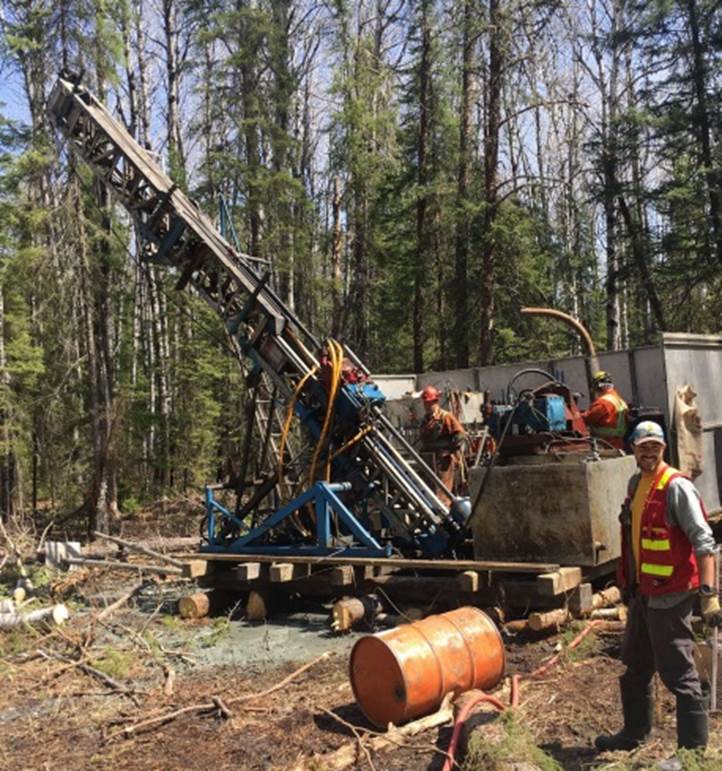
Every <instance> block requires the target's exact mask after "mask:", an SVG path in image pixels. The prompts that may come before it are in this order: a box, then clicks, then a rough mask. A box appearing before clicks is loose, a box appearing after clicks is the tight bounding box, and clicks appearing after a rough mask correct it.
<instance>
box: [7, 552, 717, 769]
mask: <svg viewBox="0 0 722 771" xmlns="http://www.w3.org/2000/svg"><path fill="white" fill-rule="evenodd" d="M32 578H33V580H34V583H35V586H36V592H37V594H38V595H40V598H44V600H45V601H44V602H41V603H40V604H48V602H49V601H61V600H62V601H64V602H65V604H66V605H67V606H68V607H69V609H70V611H71V617H70V619H69V620H68V621H67V622H66V623H65V624H64V625H62V626H59V627H54V628H45V629H41V628H38V627H32V628H31V627H30V626H27V625H25V626H22V627H18V628H16V629H13V630H10V631H0V682H1V683H2V687H0V769H15V770H18V769H47V770H50V769H91V768H92V769H159V770H160V769H168V770H170V769H207V768H216V769H269V770H270V769H295V770H296V771H301V769H305V770H306V771H313V770H315V771H322V769H325V768H338V767H340V766H338V765H334V763H335V762H336V761H335V760H334V758H337V756H334V755H332V753H333V752H334V751H335V750H338V749H339V748H341V747H343V746H348V747H349V748H353V751H352V755H353V761H352V763H351V764H350V765H348V766H347V767H349V768H369V769H374V768H375V769H378V770H379V771H381V769H389V770H391V769H399V771H402V770H406V769H408V770H409V771H413V770H415V769H419V770H420V769H441V767H442V765H443V763H444V760H445V754H444V753H445V750H446V748H447V747H448V744H449V739H450V736H451V726H450V724H449V723H447V724H445V725H442V726H441V727H440V728H434V729H431V730H427V731H425V732H424V733H421V734H418V735H416V736H414V737H412V738H404V737H402V736H397V737H395V738H394V737H393V736H392V740H393V741H392V743H390V745H389V746H387V747H386V748H384V749H375V748H374V746H373V744H372V741H373V737H374V733H375V732H374V731H373V729H372V726H371V725H370V724H369V723H368V721H367V720H366V719H365V717H364V715H363V713H362V712H361V711H360V709H359V708H358V706H357V705H356V703H355V700H354V697H353V693H352V691H351V687H350V684H349V677H348V659H349V652H350V649H351V647H352V645H353V644H354V642H355V641H356V640H357V639H358V637H359V635H358V634H356V633H351V634H348V635H344V636H337V635H334V634H333V633H332V632H331V631H330V629H329V626H328V608H324V607H322V606H320V605H318V606H315V607H308V608H305V609H304V610H302V611H299V610H297V611H296V612H292V613H285V614H283V615H278V616H274V617H273V618H272V620H270V621H268V622H265V623H261V624H252V623H249V622H247V621H245V620H244V619H243V618H242V617H240V618H236V616H237V615H238V612H237V611H236V612H228V613H227V614H226V615H218V616H215V617H207V618H203V619H198V620H183V619H181V618H180V617H179V616H178V615H177V614H176V602H177V599H178V597H179V596H181V595H182V594H187V593H188V592H189V589H191V588H192V584H190V585H189V583H188V581H187V580H185V581H179V580H171V579H158V580H153V581H149V582H146V584H145V585H144V586H143V589H142V590H141V591H139V592H138V593H137V594H136V595H135V596H134V597H133V599H132V600H131V601H130V602H128V603H126V604H124V605H122V606H120V607H119V608H118V609H117V610H115V611H114V612H113V613H111V614H107V617H105V618H102V617H101V613H102V611H103V609H104V608H106V607H107V606H108V605H109V604H110V603H112V602H113V601H114V600H115V599H117V598H118V597H120V596H122V595H123V594H124V592H126V591H127V590H128V589H129V588H130V587H131V586H133V584H134V583H137V579H129V578H128V577H127V574H120V573H118V572H114V571H112V570H108V569H106V568H102V569H99V568H90V569H82V570H77V571H73V572H69V573H60V574H56V575H52V574H50V573H49V571H48V570H47V569H46V568H44V567H37V568H35V569H34V571H33V575H32ZM14 580H15V577H14V576H13V575H12V571H11V570H10V571H9V570H8V569H7V568H6V569H5V571H4V573H3V575H2V577H1V578H0V595H9V594H11V593H12V589H13V587H14ZM579 623H581V622H579ZM580 628H581V626H576V627H573V628H570V629H567V630H564V631H561V632H559V633H557V634H552V635H547V636H545V637H535V638H532V637H524V636H522V635H516V636H508V637H505V640H504V642H505V649H506V654H507V675H511V674H513V673H516V672H519V673H525V672H531V671H532V670H534V669H535V668H536V667H538V666H539V665H540V664H542V663H543V662H544V661H546V660H548V659H549V658H550V657H551V656H553V655H554V654H555V653H557V652H559V651H562V655H561V658H560V660H559V662H558V663H557V664H556V665H555V666H554V667H553V668H551V669H549V670H548V671H547V672H546V673H545V674H544V675H543V676H542V677H541V678H537V679H530V680H527V681H522V687H521V700H520V705H519V708H518V710H516V711H515V714H514V716H513V719H505V720H502V721H497V724H498V725H499V726H501V728H500V731H501V734H502V736H501V740H499V737H498V736H497V739H496V740H495V745H494V746H493V747H492V746H491V745H490V746H489V747H488V748H486V749H485V746H484V742H483V740H482V742H481V743H479V742H472V747H473V749H472V750H470V752H469V753H468V754H467V757H466V760H465V761H464V760H460V762H461V763H462V764H463V767H464V768H465V769H467V771H471V770H472V769H473V770H474V771H494V769H499V771H501V769H505V771H511V770H512V769H513V770H514V771H522V769H523V770H524V771H532V770H533V769H543V770H544V771H547V769H549V770H551V769H557V770H558V769H564V770H565V771H572V770H577V769H580V770H581V769H591V768H594V769H644V768H653V767H654V763H655V762H656V761H657V760H659V759H661V758H664V757H667V756H669V755H670V754H672V753H673V751H674V735H675V732H674V706H673V700H672V698H671V697H670V695H669V694H668V693H667V692H666V691H665V689H664V688H663V687H662V686H661V685H659V686H658V695H659V699H658V704H657V714H656V726H655V730H654V733H653V737H652V740H651V741H650V742H649V743H648V744H647V745H646V746H645V747H644V748H643V749H641V750H640V751H638V752H636V753H633V754H632V755H628V754H626V753H617V754H616V755H606V756H605V755H598V754H595V752H594V751H593V749H592V747H593V738H594V736H595V735H597V734H598V733H601V732H605V731H614V730H617V728H618V727H619V725H620V719H621V718H620V703H619V696H618V689H617V676H618V675H619V674H620V672H621V665H620V663H619V662H618V653H619V645H620V641H621V633H620V632H618V631H603V630H595V631H593V632H592V633H591V634H589V635H588V636H587V637H586V638H585V639H584V641H583V642H582V644H581V645H580V646H579V647H577V648H575V649H574V650H567V645H568V644H569V642H570V641H571V639H572V638H573V637H574V636H575V635H576V633H577V632H578V631H579V629H580ZM495 694H496V695H497V696H498V697H499V698H500V699H501V701H502V702H504V703H508V700H509V678H508V677H507V678H505V680H504V681H503V683H502V685H501V686H500V687H499V689H497V691H495ZM721 728H722V718H720V717H719V716H714V717H713V718H712V726H711V732H710V733H711V738H710V750H709V752H708V755H707V757H706V759H705V760H704V761H703V762H702V763H697V764H696V765H695V763H696V761H693V760H692V759H690V765H689V768H690V771H692V770H694V771H702V770H704V771H714V769H722V731H721V730H720V729H721ZM481 735H482V736H483V734H481ZM511 761H514V762H516V765H514V764H513V763H511V764H510V762H511ZM524 762H526V763H527V765H524V764H523V763H524Z"/></svg>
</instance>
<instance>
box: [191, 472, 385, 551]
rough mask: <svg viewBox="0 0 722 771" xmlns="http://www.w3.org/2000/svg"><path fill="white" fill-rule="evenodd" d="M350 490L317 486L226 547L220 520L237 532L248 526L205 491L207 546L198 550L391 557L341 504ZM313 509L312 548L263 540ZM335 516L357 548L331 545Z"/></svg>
mask: <svg viewBox="0 0 722 771" xmlns="http://www.w3.org/2000/svg"><path fill="white" fill-rule="evenodd" d="M350 489H351V484H350V483H348V482H341V483H331V484H329V483H327V482H316V484H315V485H314V486H313V487H311V488H310V489H309V490H306V491H305V492H304V493H302V494H301V495H299V496H298V497H297V498H294V499H293V500H292V501H290V502H289V503H287V504H286V505H285V506H283V507H282V508H280V509H279V510H278V511H276V512H275V513H274V514H271V516H270V517H268V518H266V519H265V520H264V521H263V523H262V524H260V525H258V527H254V528H252V529H251V530H248V531H247V532H246V533H244V534H243V535H242V536H239V537H238V538H236V539H235V540H233V541H231V542H230V543H228V542H227V541H223V542H222V543H221V542H219V541H218V540H217V537H216V528H217V525H218V524H219V519H220V520H225V521H226V523H227V524H230V525H231V526H232V527H234V528H237V529H239V530H241V531H242V530H243V529H246V528H247V526H246V525H245V524H244V523H243V522H242V521H241V520H240V519H238V518H237V517H236V516H234V515H233V514H232V513H231V512H230V511H228V509H226V508H225V507H224V506H222V505H221V504H220V503H219V502H218V501H217V500H216V499H215V497H214V496H213V490H212V489H211V488H210V487H206V491H205V497H206V512H207V517H208V518H207V531H206V535H207V538H208V543H207V544H205V545H204V546H202V547H201V551H204V552H225V553H230V554H278V555H285V556H287V557H290V556H303V555H310V556H324V557H327V556H329V555H333V556H335V557H390V556H391V545H390V544H386V545H385V546H381V544H379V542H378V541H377V540H376V539H375V538H374V537H373V536H372V535H371V533H369V531H368V530H367V529H366V528H365V527H364V526H363V525H362V524H361V522H359V520H358V518H357V517H356V516H355V515H354V514H353V512H352V511H351V510H350V509H349V508H348V507H347V506H346V505H345V504H344V503H343V501H342V500H341V499H340V498H339V496H338V495H337V493H343V492H346V491H348V490H350ZM309 504H311V505H313V507H314V511H315V515H316V517H315V518H316V542H315V543H314V544H280V543H279V544H274V543H270V544H269V543H268V542H267V540H266V536H267V535H268V534H269V532H270V531H271V530H273V529H274V528H276V527H277V526H278V525H279V524H280V523H281V522H283V521H284V520H285V519H288V518H289V517H291V516H293V514H295V513H296V512H298V511H300V510H301V509H303V508H304V507H305V506H307V505H309ZM332 515H335V516H336V518H337V521H338V524H339V526H343V527H344V528H345V529H346V531H347V532H348V533H349V534H350V535H352V536H353V538H354V543H355V544H360V545H359V546H356V545H353V546H341V545H338V544H334V539H333V536H332V531H331V516H332Z"/></svg>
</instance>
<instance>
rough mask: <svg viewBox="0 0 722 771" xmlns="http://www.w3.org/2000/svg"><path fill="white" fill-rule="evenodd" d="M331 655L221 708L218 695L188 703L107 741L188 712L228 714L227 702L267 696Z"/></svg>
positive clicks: (128, 728)
mask: <svg viewBox="0 0 722 771" xmlns="http://www.w3.org/2000/svg"><path fill="white" fill-rule="evenodd" d="M330 656H331V652H330V651H326V653H323V654H322V655H321V656H319V657H318V658H317V659H314V660H313V661H309V662H308V663H307V664H304V665H303V666H302V667H299V668H298V669H296V670H294V671H293V672H291V674H290V675H288V677H284V678H283V680H281V682H279V683H276V685H274V686H271V687H270V688H266V690H265V691H259V692H258V693H247V694H244V695H243V696H236V697H235V698H233V699H227V700H226V701H225V702H221V704H222V708H221V707H219V706H218V704H217V703H216V701H215V699H218V698H219V697H217V696H216V697H211V701H210V702H203V703H201V704H190V705H189V706H187V707H181V708H180V709H177V710H174V711H173V712H167V713H165V714H163V715H158V716H157V717H152V718H148V719H147V720H141V722H140V723H135V724H134V725H129V726H125V727H123V728H122V729H121V730H120V731H116V732H115V733H113V734H110V736H108V741H110V740H111V739H115V738H117V737H118V736H125V737H126V738H128V737H130V736H132V735H133V734H135V733H137V732H138V731H139V730H140V729H142V728H150V727H151V726H156V725H159V724H163V723H168V722H170V721H171V720H175V718H177V717H180V716H181V715H186V714H188V713H189V712H199V713H203V712H210V711H213V710H217V711H218V712H219V713H220V714H221V715H223V714H224V711H226V712H228V713H229V714H230V710H228V706H227V705H229V704H238V703H239V702H242V701H251V700H254V699H263V698H265V697H266V696H269V695H270V694H272V693H274V691H278V690H280V689H281V688H284V687H285V686H286V685H288V684H289V683H290V682H291V681H292V680H295V679H296V678H297V677H299V675H302V674H303V673H304V672H306V671H307V670H308V669H310V668H311V667H313V666H315V665H316V664H319V663H320V662H321V661H325V660H326V659H327V658H329V657H330Z"/></svg>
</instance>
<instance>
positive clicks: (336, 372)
mask: <svg viewBox="0 0 722 771" xmlns="http://www.w3.org/2000/svg"><path fill="white" fill-rule="evenodd" d="M327 342H328V350H329V354H330V356H331V384H330V387H329V393H328V402H327V404H326V415H325V416H324V419H323V426H322V428H321V433H320V435H319V437H318V442H317V444H316V449H315V451H314V453H313V460H312V461H311V468H310V471H309V474H308V479H309V482H310V483H311V484H313V483H314V482H315V481H316V479H315V477H316V465H317V463H318V458H319V456H320V454H321V450H322V448H323V446H324V444H325V442H326V436H327V434H328V429H329V426H330V425H331V418H332V416H333V409H334V405H335V401H336V392H337V391H338V383H339V380H340V378H341V367H342V366H343V349H342V348H341V346H340V345H339V344H338V343H337V342H336V341H335V340H332V339H331V338H329V339H328V341H327Z"/></svg>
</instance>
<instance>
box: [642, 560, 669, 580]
mask: <svg viewBox="0 0 722 771" xmlns="http://www.w3.org/2000/svg"><path fill="white" fill-rule="evenodd" d="M640 570H641V571H642V573H646V574H647V575H648V576H661V577H662V578H669V577H670V576H671V575H672V573H674V566H673V565H652V564H650V563H649V562H643V563H642V565H641V567H640Z"/></svg>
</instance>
